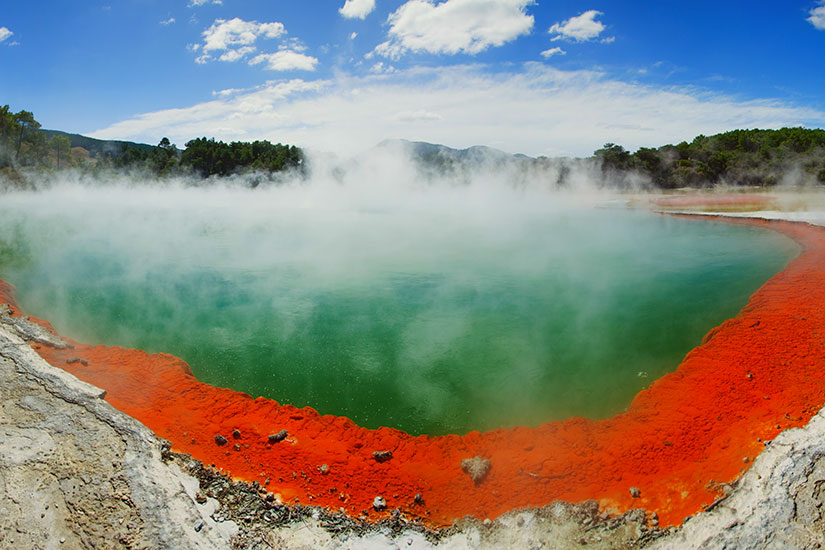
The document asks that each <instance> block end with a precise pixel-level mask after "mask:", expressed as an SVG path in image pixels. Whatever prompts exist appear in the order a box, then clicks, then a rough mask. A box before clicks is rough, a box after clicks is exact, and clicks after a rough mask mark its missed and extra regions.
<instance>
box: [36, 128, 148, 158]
mask: <svg viewBox="0 0 825 550" xmlns="http://www.w3.org/2000/svg"><path fill="white" fill-rule="evenodd" d="M40 131H41V132H43V133H44V134H46V137H47V138H52V137H54V136H65V137H67V138H69V141H70V142H71V147H82V148H84V149H86V150H87V151H88V152H89V156H90V157H92V158H95V157H98V156H101V157H105V156H109V157H111V158H117V157H119V156H120V155H121V154H123V152H124V151H125V150H126V149H129V148H134V149H138V150H140V151H143V152H146V153H149V152H151V151H152V149H154V148H155V146H154V145H148V144H146V143H134V142H132V141H117V140H103V139H95V138H90V137H86V136H81V135H80V134H70V133H68V132H61V131H60V130H40Z"/></svg>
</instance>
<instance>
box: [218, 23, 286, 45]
mask: <svg viewBox="0 0 825 550" xmlns="http://www.w3.org/2000/svg"><path fill="white" fill-rule="evenodd" d="M284 32H285V29H284V25H283V23H258V22H257V21H244V20H243V19H239V18H237V17H236V18H234V19H229V20H226V19H217V20H215V22H214V23H212V26H211V27H209V28H208V29H206V30H205V31H203V37H204V41H203V51H205V52H209V51H214V50H226V49H229V48H231V47H233V46H239V45H242V46H248V45H250V44H253V43H254V42H255V41H256V40H257V39H258V38H260V37H263V38H278V37H279V36H281V35H282V34H284Z"/></svg>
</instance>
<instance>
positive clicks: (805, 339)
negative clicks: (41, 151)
mask: <svg viewBox="0 0 825 550" xmlns="http://www.w3.org/2000/svg"><path fill="white" fill-rule="evenodd" d="M733 223H746V224H750V225H758V226H762V227H770V228H772V229H775V230H778V231H781V232H782V233H784V234H786V235H788V236H790V237H792V238H793V239H795V240H796V241H797V242H798V243H800V244H801V245H802V247H803V252H802V254H801V255H800V256H798V257H797V258H796V259H794V260H793V261H791V262H790V263H789V264H788V266H787V267H786V269H785V270H783V271H782V272H781V273H779V274H778V275H776V276H774V277H773V278H772V279H771V280H769V281H768V282H767V283H766V284H765V285H764V286H763V287H762V288H761V289H759V291H757V292H756V293H755V294H754V295H753V296H752V298H751V300H750V302H749V303H748V305H747V306H746V307H745V308H744V309H743V310H742V311H741V313H740V314H739V315H738V316H737V317H736V318H735V319H731V320H728V321H726V322H725V323H723V324H722V325H721V326H719V327H717V328H715V329H713V330H712V331H711V332H710V333H709V334H708V335H707V336H706V338H705V341H704V342H703V343H702V345H701V346H700V347H697V348H696V349H694V350H693V351H691V352H690V353H689V354H688V355H687V356H686V357H685V359H684V361H683V362H682V364H681V365H679V367H678V369H677V370H676V372H674V373H672V374H668V375H666V376H664V377H662V378H661V379H659V380H657V381H656V382H654V383H653V384H652V385H651V386H650V387H649V388H648V389H646V390H644V391H642V392H640V393H639V394H638V395H637V396H636V397H635V399H634V400H633V402H632V404H631V405H630V407H629V409H628V411H627V412H626V413H623V414H619V415H616V416H614V417H613V418H610V419H608V420H601V421H590V420H586V419H583V418H571V419H568V420H565V421H562V422H550V423H547V424H543V425H541V426H538V427H536V428H527V427H517V428H513V429H506V430H495V431H491V432H486V433H479V432H470V433H468V434H466V435H463V436H457V435H448V436H440V437H429V436H418V437H414V436H410V435H408V434H405V433H403V432H400V431H398V430H394V429H391V428H380V429H377V430H369V429H365V428H361V427H359V426H356V425H355V424H354V423H353V422H352V421H350V420H349V419H347V418H343V417H336V416H323V415H319V414H318V413H317V412H316V411H314V410H313V409H310V408H303V409H297V408H295V407H292V406H289V405H279V404H278V403H277V402H275V401H273V400H271V399H264V398H258V399H253V398H252V397H250V396H248V395H246V394H243V393H239V392H235V391H232V390H228V389H221V388H215V387H212V386H209V385H207V384H203V383H201V382H198V381H197V380H196V379H195V377H194V376H193V375H192V373H191V371H190V370H189V367H188V366H187V365H186V364H185V363H184V362H183V361H181V360H179V359H177V358H175V357H172V356H170V355H165V354H147V353H145V352H142V351H136V350H130V349H123V348H117V347H103V346H88V345H83V344H78V343H76V344H75V346H76V347H75V348H74V349H68V350H56V349H52V348H49V347H47V346H39V345H35V347H36V348H39V349H38V351H39V353H40V354H41V355H42V356H43V357H44V358H45V359H46V360H47V361H49V362H50V363H52V364H53V365H56V366H58V367H61V368H63V369H65V370H67V371H69V372H71V373H73V374H74V375H76V376H77V377H78V378H81V379H82V380H85V381H87V382H90V383H92V384H95V385H97V386H99V387H102V388H104V389H106V391H107V394H106V400H107V401H109V402H110V403H111V404H112V405H113V406H115V407H116V408H118V409H120V410H121V411H123V412H125V413H127V414H129V415H131V416H133V417H135V418H137V419H138V420H140V421H141V422H142V423H144V424H145V425H146V426H148V427H149V428H151V429H152V430H153V431H154V432H155V433H157V434H158V435H159V436H160V437H163V438H166V439H168V440H169V441H171V442H172V446H173V449H174V450H176V451H178V452H183V453H190V454H191V455H192V456H193V457H195V458H197V459H199V460H201V461H203V462H204V463H206V464H207V465H210V464H214V465H215V467H217V468H220V469H222V470H223V471H225V472H227V473H229V474H231V475H232V476H233V477H235V478H238V479H243V480H247V481H255V480H257V481H259V482H261V484H264V482H265V481H266V480H269V483H268V485H267V489H268V490H269V491H270V492H274V493H279V494H280V495H281V497H282V499H283V500H284V501H285V502H291V501H297V502H300V503H302V504H313V505H319V506H325V507H329V508H332V509H336V510H337V509H339V508H344V509H346V510H347V511H348V512H349V513H351V514H353V515H356V516H358V515H361V514H362V513H365V514H366V515H367V517H368V518H370V519H372V520H376V519H379V518H381V517H385V516H386V515H387V514H389V513H390V512H389V511H390V510H393V509H395V508H399V509H400V510H401V511H402V512H403V513H405V514H407V515H408V516H410V517H416V518H420V519H421V520H422V521H424V522H426V523H428V524H430V525H433V526H440V525H446V524H449V523H451V522H452V521H453V520H455V519H457V518H460V517H463V516H465V515H473V516H476V517H478V518H487V517H489V518H494V517H496V516H498V515H500V514H502V513H504V512H507V511H509V510H512V509H515V508H521V507H527V506H541V505H546V504H549V503H551V502H553V501H555V500H565V501H570V502H578V501H584V500H589V499H595V500H598V501H599V503H600V505H601V507H602V509H603V510H605V511H609V512H623V511H626V510H629V509H632V508H646V509H648V510H650V511H653V512H656V513H657V514H658V515H659V519H660V523H661V524H662V525H673V524H678V523H681V522H682V520H683V519H684V518H685V517H687V516H689V515H693V514H695V513H697V512H699V511H701V510H702V508H703V507H704V506H707V505H708V504H710V503H712V502H713V501H714V500H715V499H716V498H718V497H719V496H720V494H721V491H722V484H724V483H727V482H731V481H733V480H735V479H737V478H738V477H739V476H740V475H741V473H742V472H743V471H744V470H746V469H747V468H748V466H749V464H750V462H751V461H752V460H753V458H754V457H755V456H756V455H757V454H759V452H760V451H761V450H762V449H763V448H764V443H763V441H769V440H772V439H773V438H774V437H775V436H776V435H777V434H778V433H779V432H780V431H781V430H784V429H786V428H789V427H796V426H802V425H804V424H805V423H806V422H807V421H808V420H809V419H810V417H811V416H812V415H813V414H815V413H816V412H817V411H818V410H819V409H820V407H822V405H823V403H825V375H823V370H825V367H824V366H825V307H823V304H825V229H822V228H817V227H813V226H808V225H804V224H794V223H788V222H768V221H761V220H739V221H734V222H733ZM4 293H5V295H4ZM0 301H6V302H11V301H12V296H11V289H10V287H5V288H4V287H2V286H0ZM73 358H83V359H85V360H86V361H87V362H88V365H84V364H82V363H81V362H72V363H67V360H69V359H73ZM234 430H237V431H238V432H239V434H236V435H239V437H237V438H236V437H235V436H234V435H233V431H234ZM280 430H287V432H288V436H287V437H286V439H284V440H283V441H280V442H276V443H270V442H269V441H268V438H267V436H269V435H270V434H275V433H277V432H279V431H280ZM216 435H221V436H223V437H224V438H226V440H227V442H226V444H224V445H218V444H217V443H216V440H215V436H216ZM374 451H391V452H392V457H391V458H390V459H389V460H383V461H378V460H376V459H375V458H374V456H373V452H374ZM474 456H481V457H484V458H486V459H488V460H489V461H490V468H489V471H488V473H487V475H486V477H484V478H483V479H481V480H480V481H478V482H477V483H476V482H474V481H473V480H472V479H471V478H470V476H469V475H468V474H466V473H465V472H463V471H462V469H461V462H462V460H463V459H465V458H470V457H474ZM631 487H635V488H638V489H639V491H640V492H639V493H638V496H637V497H635V498H634V497H633V496H631V492H630V488H631ZM634 492H635V491H634ZM417 494H420V495H421V497H422V499H421V500H420V501H419V502H416V499H415V496H416V495H417ZM379 495H380V496H382V497H384V498H385V499H386V502H387V507H388V508H387V510H385V511H382V512H376V511H375V510H373V507H372V504H373V499H374V498H375V497H376V496H379Z"/></svg>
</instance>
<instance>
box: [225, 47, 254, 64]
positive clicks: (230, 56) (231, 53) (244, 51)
mask: <svg viewBox="0 0 825 550" xmlns="http://www.w3.org/2000/svg"><path fill="white" fill-rule="evenodd" d="M255 50H256V48H255V46H243V47H241V48H236V49H234V50H227V51H226V52H224V53H223V54H221V56H220V57H219V58H218V60H220V61H229V62H232V61H237V60H239V59H243V58H244V57H246V56H247V55H249V54H251V53H254V52H255Z"/></svg>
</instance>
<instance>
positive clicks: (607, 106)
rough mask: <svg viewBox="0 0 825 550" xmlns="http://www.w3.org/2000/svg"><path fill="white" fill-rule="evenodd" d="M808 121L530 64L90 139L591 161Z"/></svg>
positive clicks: (313, 95) (284, 87) (278, 90)
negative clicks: (604, 154)
mask: <svg viewBox="0 0 825 550" xmlns="http://www.w3.org/2000/svg"><path fill="white" fill-rule="evenodd" d="M399 106H403V112H399ZM805 124H807V125H822V124H825V112H822V111H817V110H815V109H811V108H804V107H798V106H794V105H791V104H787V103H783V102H781V101H776V100H770V99H756V100H742V99H738V98H734V97H730V96H725V95H720V94H713V93H709V92H707V91H697V89H695V88H685V89H679V88H664V87H658V86H653V85H643V84H639V83H634V82H625V81H621V80H617V79H615V78H609V77H608V76H606V75H605V74H602V73H598V72H593V71H562V70H558V69H555V68H552V67H549V66H547V65H545V64H543V63H529V64H527V65H525V66H524V67H522V68H520V69H517V70H514V71H513V72H509V73H501V72H497V73H493V74H491V73H490V72H487V71H486V70H485V67H482V66H450V67H440V68H432V69H423V68H414V69H408V70H404V71H397V72H395V73H392V74H389V75H388V74H381V75H367V76H352V75H346V74H343V75H339V76H337V77H336V79H335V80H333V81H327V80H315V81H305V80H290V81H286V82H269V83H267V84H266V85H264V86H262V87H260V88H256V89H253V90H248V91H238V92H234V93H232V94H227V95H226V96H223V95H220V96H219V97H217V98H215V99H214V100H212V101H209V102H205V103H199V104H196V105H193V106H191V107H187V108H182V109H171V110H165V111H158V112H153V113H146V114H144V115H140V116H138V117H136V118H133V119H129V120H124V121H122V122H119V123H117V124H114V125H112V126H110V127H108V128H104V129H101V130H99V131H97V132H94V134H93V136H94V137H97V138H103V139H130V140H136V141H144V142H147V143H154V142H155V141H156V140H157V136H159V135H166V136H168V137H169V138H170V139H172V140H173V141H176V142H177V143H185V142H186V141H187V140H189V139H192V138H193V137H196V136H208V137H209V136H215V137H216V138H218V139H230V138H231V139H244V140H251V139H270V140H276V141H281V142H286V143H293V144H296V145H300V146H304V147H308V148H310V149H317V150H322V151H334V152H337V153H341V154H350V153H357V152H360V151H363V150H365V149H368V148H370V147H372V146H373V145H375V144H376V143H378V142H380V141H381V140H383V139H385V138H387V137H404V138H408V139H416V140H423V141H430V142H435V143H444V144H446V145H450V146H453V147H468V146H470V145H477V144H484V145H490V146H493V147H498V148H500V149H503V150H505V151H509V152H511V153H515V152H522V153H525V154H529V155H542V154H543V155H548V156H559V155H579V156H587V155H590V154H592V152H593V151H594V150H595V149H597V148H599V147H601V146H602V145H603V144H604V143H606V142H614V143H619V144H621V145H623V146H625V147H626V148H628V149H631V150H635V149H636V148H638V147H640V146H655V145H662V144H665V143H678V142H680V141H682V140H689V139H692V138H693V137H694V136H696V135H698V134H705V135H710V134H714V133H717V132H722V131H726V130H731V129H734V128H780V127H782V126H797V125H805ZM217 128H221V129H222V130H221V131H220V132H218V131H217V130H216V129H217Z"/></svg>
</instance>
